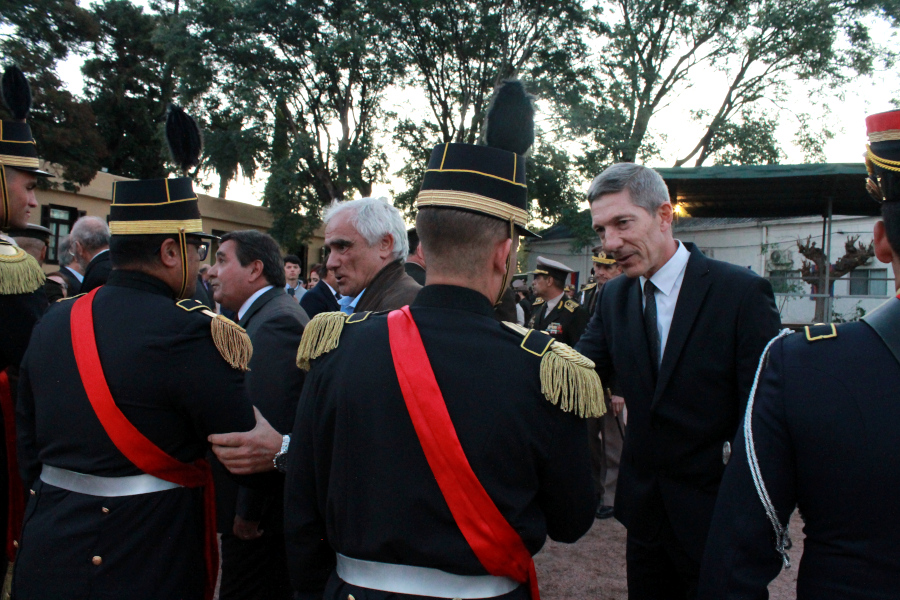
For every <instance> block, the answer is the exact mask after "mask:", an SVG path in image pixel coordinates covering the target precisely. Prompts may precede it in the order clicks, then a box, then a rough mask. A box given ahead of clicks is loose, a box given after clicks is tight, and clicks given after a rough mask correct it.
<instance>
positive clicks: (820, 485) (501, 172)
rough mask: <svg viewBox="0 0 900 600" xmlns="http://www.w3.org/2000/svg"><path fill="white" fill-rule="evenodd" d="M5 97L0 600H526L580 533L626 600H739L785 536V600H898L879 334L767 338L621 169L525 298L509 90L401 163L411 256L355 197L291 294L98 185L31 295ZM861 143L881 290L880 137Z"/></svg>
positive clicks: (524, 226) (639, 169)
mask: <svg viewBox="0 0 900 600" xmlns="http://www.w3.org/2000/svg"><path fill="white" fill-rule="evenodd" d="M26 85H27V83H26V82H25V80H24V76H23V75H22V74H21V72H19V71H18V70H8V71H7V74H5V75H4V85H3V91H4V101H5V102H6V105H7V107H8V108H9V110H10V114H11V115H12V116H13V119H12V120H10V121H3V123H2V128H0V163H2V167H0V173H2V178H0V191H2V201H3V202H2V205H0V210H2V212H0V228H2V230H3V231H4V232H5V235H4V236H3V237H2V238H0V319H2V339H0V358H2V360H0V407H2V417H3V421H4V428H2V430H3V431H4V432H5V440H6V443H5V444H0V452H2V453H3V458H4V459H5V460H6V462H7V463H8V464H9V465H10V467H11V468H10V469H9V470H8V471H5V475H6V476H5V477H4V478H3V482H4V485H5V490H3V492H4V493H2V494H0V497H2V500H0V503H2V505H3V508H5V509H6V512H7V514H8V515H9V517H8V518H7V519H0V522H3V523H5V527H6V529H7V531H6V533H7V535H6V536H5V537H6V540H7V545H6V551H7V552H6V557H7V558H8V559H9V560H10V561H14V563H12V564H13V568H12V569H11V582H10V583H11V594H12V597H13V598H15V599H19V600H28V599H35V598H38V599H43V598H79V599H81V598H85V599H86V598H129V599H141V598H146V599H148V600H149V599H159V598H189V599H200V598H205V599H210V598H212V597H213V594H214V590H215V589H216V585H217V581H218V576H219V572H220V570H221V580H220V583H219V589H218V597H219V598H221V599H222V600H228V599H238V598H259V599H262V598H266V599H279V598H285V599H288V598H297V599H301V600H307V599H310V600H311V599H313V598H317V599H318V598H328V599H333V600H338V599H340V600H356V599H359V600H362V599H377V600H382V599H383V600H388V599H395V598H410V599H422V598H500V599H503V600H518V599H522V600H524V599H527V598H530V599H531V600H538V598H539V595H540V592H539V586H538V581H537V576H536V573H535V568H534V562H533V559H532V556H533V555H534V554H536V553H537V552H538V551H539V550H540V549H541V547H542V546H543V544H544V542H545V540H546V538H547V537H548V536H549V537H550V538H552V539H554V540H558V541H562V542H575V541H577V540H578V539H579V538H580V537H581V536H582V535H584V534H585V533H586V532H587V531H588V530H589V529H590V528H591V526H592V524H593V523H594V521H595V519H605V518H610V517H613V516H615V518H616V519H617V520H618V521H620V522H621V523H622V524H623V525H624V526H625V527H626V528H627V542H626V550H625V559H626V565H627V581H628V596H629V598H632V599H634V600H642V599H645V600H660V599H669V598H672V599H679V600H682V599H685V600H686V599H694V598H700V599H703V600H713V599H722V598H734V599H738V598H741V599H744V598H765V597H766V596H767V592H766V586H767V584H768V583H769V581H771V579H773V578H774V577H775V576H776V575H777V574H778V572H779V571H780V569H781V567H782V565H783V564H784V563H786V562H787V558H786V556H787V555H786V549H787V548H788V547H789V545H790V539H789V535H788V533H787V529H786V527H787V523H788V521H789V519H790V518H791V515H792V513H793V512H794V509H795V508H797V507H798V506H799V508H800V510H801V512H802V516H803V519H804V521H805V524H806V530H805V531H806V535H807V541H806V545H805V552H804V556H803V560H802V567H801V569H800V574H799V578H798V597H800V598H815V599H829V598H891V597H895V596H896V595H897V593H898V592H900V552H898V551H897V550H896V540H897V539H898V535H900V518H898V516H897V514H896V511H893V510H892V503H891V499H892V498H893V495H894V493H895V492H896V491H897V490H898V489H900V458H898V457H897V453H896V452H895V450H894V448H895V446H896V442H897V441H898V434H897V430H898V428H897V424H898V423H900V405H898V403H897V402H896V401H895V400H896V393H895V392H894V391H893V386H892V385H891V383H892V382H896V381H898V378H900V328H898V326H897V324H898V323H900V314H898V312H900V301H898V300H896V299H895V300H891V301H890V302H888V303H887V304H886V305H885V306H884V307H882V308H881V309H879V310H878V311H876V312H874V313H872V314H871V315H867V317H866V320H865V321H864V322H859V323H852V324H846V325H841V326H840V327H837V326H834V325H821V326H810V327H806V328H805V329H803V330H801V331H800V332H798V333H793V334H791V332H790V331H788V330H781V331H780V328H781V324H780V318H779V314H778V311H777V309H776V305H775V301H774V295H773V291H772V287H771V286H770V284H769V283H768V282H767V281H766V280H765V279H763V278H761V277H758V276H757V275H755V274H754V273H752V272H750V271H749V270H747V269H744V268H740V267H737V266H733V265H730V264H727V263H724V262H721V261H716V260H713V259H711V258H708V257H706V256H704V255H703V253H702V252H700V250H699V249H698V248H697V247H696V246H694V245H693V244H691V243H687V242H682V241H680V240H678V239H676V238H675V237H674V235H673V232H672V223H673V216H674V213H673V206H672V203H671V201H670V198H669V193H668V190H667V188H666V185H665V182H664V181H663V179H662V178H661V177H660V175H659V174H658V173H656V172H655V171H654V170H652V169H650V168H647V167H644V166H640V165H637V164H632V163H622V164H614V165H612V166H610V167H609V168H607V169H606V170H604V171H603V172H602V173H600V174H599V175H598V176H597V177H596V178H595V179H594V180H593V182H592V183H591V185H590V187H589V189H588V192H587V201H588V205H589V207H590V215H591V221H592V226H593V229H594V231H596V233H597V235H598V237H599V241H600V244H599V245H598V246H596V247H595V248H593V249H592V261H593V262H592V265H593V266H592V270H591V273H592V275H591V278H590V279H589V280H588V282H587V283H586V284H585V285H584V286H582V288H581V289H578V290H576V289H574V288H571V287H569V284H570V283H571V281H570V275H571V273H573V270H572V269H571V268H570V267H568V266H567V265H565V264H563V263H561V262H559V261H556V260H551V259H549V258H545V257H538V259H537V262H536V267H535V269H534V270H533V271H532V272H531V273H528V274H525V275H527V276H533V279H532V283H531V286H530V287H529V285H528V283H527V278H523V277H514V276H515V275H516V273H515V264H516V249H517V248H518V242H519V239H520V237H529V236H534V235H535V234H533V233H532V232H531V231H529V229H528V213H527V198H526V190H527V180H526V160H525V156H526V154H527V152H528V150H529V148H530V147H531V146H532V144H533V142H534V124H533V115H534V109H533V105H532V99H531V97H530V96H529V95H528V94H527V93H526V92H525V90H524V88H523V86H522V84H521V83H519V82H518V81H508V82H504V83H503V84H502V85H501V86H500V87H499V88H498V90H497V91H496V93H495V96H494V98H493V100H492V103H491V106H490V108H489V110H488V112H487V120H486V123H485V126H484V136H483V138H484V139H483V143H482V144H479V145H470V144H459V143H448V144H440V145H438V146H437V147H435V148H434V150H433V152H432V154H431V157H430V159H429V162H428V164H427V167H426V170H425V178H424V180H423V183H422V188H421V190H420V192H419V195H418V198H417V209H418V213H417V217H416V223H415V228H414V229H413V230H411V231H408V230H407V226H406V224H405V223H404V220H403V217H402V215H401V214H400V212H399V211H398V210H397V209H396V208H395V207H393V206H392V205H391V203H390V202H389V201H388V200H386V199H384V198H362V199H356V200H349V201H342V202H336V203H334V204H332V205H331V206H330V207H329V208H327V210H325V212H324V214H323V221H324V225H325V246H326V250H327V259H326V262H325V263H324V264H317V265H314V266H313V267H312V269H311V270H310V272H309V273H308V274H306V275H307V279H306V280H305V281H304V279H303V276H304V273H303V265H302V264H301V260H300V259H299V258H298V257H296V256H293V255H288V256H283V255H282V253H281V250H280V248H279V246H278V244H277V243H276V241H275V240H274V239H273V238H272V237H270V236H269V235H267V234H264V233H261V232H258V231H251V230H248V231H234V232H230V233H228V234H226V235H224V236H222V237H221V239H219V240H218V244H217V247H216V248H215V254H214V257H208V256H207V255H208V254H209V252H210V242H211V240H212V239H213V236H211V235H208V234H206V233H204V232H203V230H202V217H201V215H200V211H199V206H198V202H197V197H196V194H195V193H194V191H193V186H192V181H191V179H190V178H188V177H178V178H168V179H151V180H137V181H119V182H117V183H116V184H114V188H113V190H112V204H111V207H110V215H109V220H108V224H107V222H104V220H102V219H98V218H94V217H84V218H82V219H80V220H79V221H78V222H77V223H76V224H75V225H74V227H73V228H72V231H71V233H70V235H69V236H68V237H66V238H64V239H62V240H60V243H59V248H58V249H57V255H58V257H59V267H60V268H59V270H58V271H56V272H53V273H50V274H49V275H48V276H44V273H43V270H42V269H41V266H40V264H41V262H42V261H43V260H44V259H45V257H46V251H47V247H48V244H49V231H47V230H46V229H44V228H41V227H37V226H33V225H29V224H28V220H29V217H30V214H31V210H32V209H34V208H35V207H36V206H37V203H36V200H35V197H34V187H35V185H36V181H37V178H38V177H45V176H47V175H48V174H47V173H46V172H44V171H42V170H41V169H40V168H39V167H40V162H39V160H38V155H37V151H36V148H35V145H34V143H33V139H32V137H31V133H30V129H29V127H28V125H27V123H26V118H27V115H28V108H29V106H28V102H27V99H28V98H30V96H29V95H28V94H25V93H23V91H22V90H23V88H22V86H26ZM867 124H868V131H869V137H870V146H869V149H868V154H867V164H869V166H870V177H869V179H868V180H867V182H866V185H867V186H868V189H869V191H870V193H871V194H872V196H873V198H875V199H876V200H877V201H878V202H880V203H881V205H882V212H883V220H882V221H880V222H879V223H878V225H877V226H876V228H875V230H874V238H875V251H876V255H877V257H878V258H879V260H882V261H883V262H888V263H892V264H893V266H894V272H895V273H897V274H898V275H900V208H898V207H900V167H898V165H900V133H898V132H900V111H895V112H892V113H885V114H882V115H876V116H874V117H870V119H869V120H868V121H867ZM166 130H167V137H168V140H169V144H170V149H171V150H172V153H173V161H174V162H175V163H176V164H178V165H179V166H180V167H181V168H182V169H183V170H184V171H185V172H187V170H188V169H189V168H190V167H191V166H195V165H196V164H197V163H198V161H199V157H200V152H201V147H200V145H199V143H198V141H199V140H200V136H199V129H198V128H197V125H196V123H195V122H194V121H193V120H192V119H191V118H190V117H189V116H188V115H187V114H186V113H184V111H183V110H181V109H180V108H178V107H174V106H173V107H170V110H169V115H168V122H167V128H166ZM860 185H863V182H862V181H861V182H860ZM207 258H209V259H210V262H211V264H208V265H207V264H203V263H204V261H205V260H206V259H207ZM519 275H521V274H519ZM51 297H52V298H54V299H55V301H54V302H53V304H52V305H51V304H50V303H49V302H48V298H51ZM838 367H839V368H838ZM862 382H865V384H863V383H862ZM217 533H218V534H219V537H218V539H217V535H216V534H217Z"/></svg>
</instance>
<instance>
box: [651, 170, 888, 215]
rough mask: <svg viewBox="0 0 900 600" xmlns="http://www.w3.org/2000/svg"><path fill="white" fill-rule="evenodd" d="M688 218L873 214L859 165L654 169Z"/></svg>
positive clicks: (875, 209)
mask: <svg viewBox="0 0 900 600" xmlns="http://www.w3.org/2000/svg"><path fill="white" fill-rule="evenodd" d="M656 171H657V172H658V173H659V174H660V175H662V177H663V179H665V181H666V185H667V186H668V188H669V195H670V196H671V198H672V199H673V200H674V201H676V202H677V203H678V204H680V205H682V206H683V207H684V209H685V210H686V211H687V213H688V214H689V215H690V216H692V217H752V218H774V217H802V216H810V215H819V216H822V217H825V216H827V214H828V200H829V198H830V199H831V201H832V214H835V215H858V216H878V215H879V214H880V206H879V205H878V203H877V202H875V201H874V200H872V198H871V197H870V196H869V195H868V193H867V192H866V185H865V184H866V181H865V178H866V166H865V165H864V164H862V163H829V164H815V165H753V166H733V167H725V166H717V167H690V168H683V167H680V168H668V169H656Z"/></svg>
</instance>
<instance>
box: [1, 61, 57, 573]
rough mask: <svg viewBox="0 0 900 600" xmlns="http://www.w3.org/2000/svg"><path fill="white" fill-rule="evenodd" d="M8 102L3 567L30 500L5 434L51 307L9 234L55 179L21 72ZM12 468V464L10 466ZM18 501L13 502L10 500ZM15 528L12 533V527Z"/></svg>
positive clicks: (39, 274) (39, 277) (7, 89)
mask: <svg viewBox="0 0 900 600" xmlns="http://www.w3.org/2000/svg"><path fill="white" fill-rule="evenodd" d="M2 89H3V103H4V105H5V106H6V109H7V111H8V112H9V115H10V116H11V117H12V119H11V120H9V119H4V120H3V121H2V123H0V409H2V410H0V416H2V421H3V424H2V425H0V543H2V544H3V546H4V549H5V552H3V553H0V568H2V572H4V573H5V572H6V568H5V563H6V559H7V558H9V559H12V558H13V557H14V556H15V544H16V543H17V539H16V538H17V537H18V533H19V530H18V529H19V528H18V524H19V523H21V520H22V511H23V504H24V501H23V500H22V497H23V496H22V492H21V482H20V481H18V478H17V477H15V476H13V477H12V480H10V479H9V478H8V475H7V474H8V473H15V472H16V465H15V464H14V462H15V461H14V457H13V456H12V455H9V456H7V452H6V440H5V432H6V429H7V428H12V427H13V425H12V423H11V422H10V421H12V420H13V415H14V412H15V405H16V387H17V380H18V369H19V363H20V362H21V361H22V357H23V355H24V354H25V349H26V348H27V347H28V340H29V339H30V338H31V331H32V329H33V328H34V325H35V323H37V322H38V320H39V319H40V318H41V315H43V313H44V311H45V310H46V308H47V296H46V294H45V292H44V288H43V286H44V282H45V277H44V272H43V270H42V269H41V267H40V265H39V264H38V262H37V260H35V259H34V257H32V256H31V255H29V254H28V253H27V252H25V251H24V250H23V249H22V248H19V247H18V246H17V245H16V243H15V242H14V241H13V240H12V239H11V238H10V237H9V236H7V235H5V234H4V233H3V232H5V231H9V230H10V229H25V228H27V226H28V219H29V217H30V215H31V211H32V210H33V209H35V208H37V200H36V199H35V197H34V188H35V186H36V185H37V178H38V177H43V176H47V175H49V174H48V173H45V172H44V171H41V170H40V168H39V167H40V162H39V160H38V156H37V149H36V147H35V144H34V138H33V137H32V135H31V129H30V128H29V127H28V124H27V123H26V122H25V119H26V118H27V117H28V113H29V111H30V110H31V90H30V88H29V87H28V82H27V81H26V80H25V76H24V74H23V73H22V71H20V70H19V68H18V67H9V68H7V69H6V71H5V72H4V74H3V85H2ZM9 463H12V464H9ZM10 499H11V500H12V502H9V500H10ZM9 523H11V524H12V527H10V528H9V530H7V525H8V524H9Z"/></svg>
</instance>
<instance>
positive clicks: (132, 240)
mask: <svg viewBox="0 0 900 600" xmlns="http://www.w3.org/2000/svg"><path fill="white" fill-rule="evenodd" d="M169 239H171V240H175V242H176V243H177V242H178V238H177V237H176V236H174V235H172V234H168V233H155V234H149V235H114V236H112V238H111V239H110V241H109V262H110V263H112V266H113V268H114V269H127V268H129V267H132V268H134V267H151V266H155V265H161V264H162V261H161V260H160V258H159V248H160V246H162V245H163V242H165V241H166V240H169ZM187 241H188V243H190V242H195V243H207V240H204V239H202V238H198V237H196V236H192V235H191V234H188V235H187Z"/></svg>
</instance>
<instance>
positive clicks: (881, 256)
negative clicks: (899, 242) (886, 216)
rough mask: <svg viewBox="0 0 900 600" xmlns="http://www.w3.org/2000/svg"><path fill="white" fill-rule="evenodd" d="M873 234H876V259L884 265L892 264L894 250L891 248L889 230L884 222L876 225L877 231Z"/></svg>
mask: <svg viewBox="0 0 900 600" xmlns="http://www.w3.org/2000/svg"><path fill="white" fill-rule="evenodd" d="M873 233H874V234H875V235H874V237H875V243H874V245H875V257H876V258H877V259H878V260H879V261H881V262H883V263H887V264H890V263H892V262H893V261H894V250H893V249H892V248H891V243H890V242H889V241H888V237H887V229H886V228H885V226H884V221H878V222H877V223H875V231H874V232H873Z"/></svg>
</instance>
